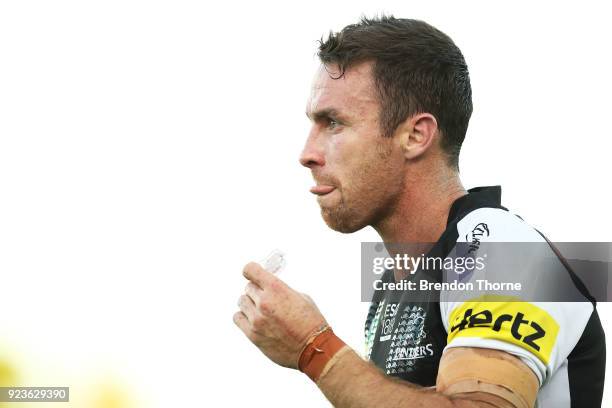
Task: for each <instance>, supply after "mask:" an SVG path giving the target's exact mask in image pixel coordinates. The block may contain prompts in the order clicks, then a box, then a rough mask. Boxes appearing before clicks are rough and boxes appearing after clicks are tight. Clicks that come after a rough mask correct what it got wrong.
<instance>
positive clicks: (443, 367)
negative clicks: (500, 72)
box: [234, 17, 605, 408]
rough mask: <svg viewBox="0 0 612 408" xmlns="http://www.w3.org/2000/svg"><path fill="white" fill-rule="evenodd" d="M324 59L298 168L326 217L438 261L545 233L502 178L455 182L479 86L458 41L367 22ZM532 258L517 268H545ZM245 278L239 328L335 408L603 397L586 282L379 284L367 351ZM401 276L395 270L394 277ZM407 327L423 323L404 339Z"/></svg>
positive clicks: (384, 20) (261, 275) (296, 296)
mask: <svg viewBox="0 0 612 408" xmlns="http://www.w3.org/2000/svg"><path fill="white" fill-rule="evenodd" d="M319 57H320V59H321V62H322V65H321V68H320V70H319V72H318V73H317V75H316V77H315V80H314V84H313V87H312V92H311V96H310V99H309V101H308V105H307V116H308V117H309V119H310V120H311V121H312V128H311V131H310V134H309V136H308V139H307V141H306V145H305V147H304V150H303V152H302V155H301V157H300V163H301V164H302V165H304V166H305V167H307V168H309V169H310V170H311V172H312V175H313V177H314V179H315V181H316V186H314V187H313V188H312V189H311V192H312V193H313V194H315V195H317V200H318V203H319V205H320V207H321V214H322V216H323V219H324V220H325V222H326V223H327V225H328V226H329V227H330V228H332V229H334V230H336V231H340V232H344V233H350V232H354V231H358V230H360V229H361V228H363V227H365V226H368V225H371V226H372V227H373V228H374V229H375V230H376V231H377V232H378V233H379V235H380V236H381V238H382V239H383V241H384V242H385V245H386V246H387V249H388V251H389V253H392V252H393V246H392V245H391V244H392V243H402V242H408V243H410V242H411V243H426V242H432V243H435V244H434V246H433V247H432V248H431V249H430V252H428V255H433V254H439V255H442V256H444V255H447V254H448V253H449V251H450V250H451V248H452V247H453V246H454V245H455V244H456V243H459V242H462V241H463V242H472V240H474V241H473V242H474V243H476V242H477V243H478V244H480V243H481V242H495V241H513V240H518V241H529V242H531V241H533V242H544V243H545V242H546V241H544V238H543V237H542V236H541V235H539V234H538V233H537V231H535V230H534V229H533V228H531V227H529V226H528V225H527V224H526V223H524V222H523V221H522V220H521V219H519V218H518V217H516V216H514V215H512V214H510V213H509V212H508V211H506V210H505V208H504V207H502V206H501V204H500V196H501V190H500V188H499V187H480V188H476V189H471V190H469V192H468V191H466V190H465V189H464V187H463V186H462V184H461V181H460V179H459V172H458V158H459V151H460V148H461V144H462V142H463V139H464V137H465V134H466V131H467V127H468V122H469V119H470V116H471V113H472V102H471V88H470V81H469V75H468V70H467V65H466V64H465V61H464V58H463V56H462V54H461V52H460V50H459V49H458V48H457V47H456V46H455V44H454V43H453V42H452V40H451V39H450V38H449V37H448V36H446V35H445V34H443V33H442V32H440V31H438V30H437V29H435V28H434V27H432V26H430V25H428V24H426V23H424V22H421V21H415V20H407V19H395V18H393V17H381V18H379V19H363V20H362V21H361V22H360V23H358V24H355V25H349V26H347V27H345V28H344V29H343V30H342V31H340V32H339V33H332V34H331V35H330V37H329V38H328V39H327V40H326V41H324V42H322V43H321V45H320V49H319ZM529 268H530V266H529V265H528V264H526V265H525V266H524V268H523V267H521V268H520V269H521V270H522V269H524V270H525V273H530V274H532V275H531V276H533V279H535V276H536V275H535V274H536V273H538V271H537V270H533V267H532V268H531V270H529ZM243 274H244V276H245V277H246V278H247V279H248V280H249V283H248V284H247V287H246V290H245V294H244V295H243V296H241V297H240V299H239V307H240V311H239V312H237V313H236V314H235V315H234V322H235V323H236V325H237V326H238V327H239V328H240V329H241V330H242V331H243V332H244V333H245V334H246V335H247V336H248V338H249V339H250V340H251V341H252V342H253V343H254V344H255V345H256V346H257V347H259V349H260V350H261V351H262V352H263V353H264V354H265V355H267V356H268V357H269V358H270V359H271V360H272V361H274V362H276V363H277V364H279V365H282V366H285V367H289V368H299V369H300V370H301V371H303V372H304V373H306V374H307V375H308V376H309V377H310V378H311V379H313V381H315V382H316V384H317V385H318V386H319V388H320V389H321V391H322V392H323V393H324V394H325V396H326V397H327V398H328V399H329V401H330V402H331V403H332V404H333V405H334V406H336V407H378V408H380V407H389V408H391V407H491V406H493V407H515V408H523V407H533V406H536V404H537V406H539V407H554V408H559V407H581V408H588V407H599V406H600V405H601V397H602V392H603V377H604V366H605V343H604V334H603V330H602V328H601V324H600V322H599V318H598V316H597V311H596V309H595V305H594V302H593V303H591V302H590V301H589V299H590V297H589V295H588V293H586V291H584V290H583V288H582V287H579V288H577V289H576V291H579V292H580V294H581V296H584V297H583V300H584V301H583V302H576V303H546V302H539V303H538V302H531V303H528V302H506V303H495V304H493V303H491V302H486V301H484V300H483V301H478V300H474V299H472V300H462V301H457V300H455V301H444V302H440V301H439V299H433V300H432V299H431V298H423V296H429V295H427V294H420V295H416V294H412V293H408V291H406V293H403V294H402V295H401V296H400V298H399V299H392V297H390V296H387V294H386V293H382V294H379V293H377V296H375V298H374V299H373V302H372V306H371V309H370V313H369V315H368V319H367V321H366V346H367V350H366V352H367V355H366V357H367V359H368V360H370V361H364V359H362V358H361V357H360V356H359V355H358V354H357V353H355V352H354V351H353V350H351V349H350V348H349V347H348V346H346V345H345V344H344V343H343V342H342V340H340V339H339V337H338V336H336V335H335V334H334V333H333V331H332V330H331V329H330V328H329V325H328V324H327V322H326V320H325V318H324V317H323V316H322V315H321V313H320V312H319V311H318V309H317V308H316V306H315V305H314V303H313V302H312V301H311V300H310V298H309V297H307V296H305V295H302V294H301V293H299V292H296V291H295V290H293V289H291V288H289V287H288V286H287V285H286V284H285V283H284V282H283V281H281V280H280V279H278V278H277V277H276V276H274V275H273V274H271V273H269V272H267V271H266V270H264V269H263V268H262V267H261V266H260V265H258V264H256V263H249V264H248V265H246V266H245V268H244V271H243ZM568 276H569V275H568ZM404 278H406V275H405V274H402V272H401V271H399V270H397V269H395V270H390V271H388V272H387V273H386V274H385V275H384V279H385V280H386V281H395V282H398V281H399V280H400V279H404ZM578 286H580V285H578ZM391 317H393V319H390V318H391ZM381 321H385V322H386V323H385V325H386V326H385V327H384V328H383V325H382V324H380V322H381ZM404 324H409V325H410V327H411V328H412V329H414V328H415V327H417V328H418V334H417V335H415V336H413V335H412V334H411V337H410V338H407V335H405V334H402V333H403V332H402V330H403V329H402V328H399V325H404ZM383 329H384V330H389V333H390V334H389V335H386V336H383V335H382V334H383V333H382V330H383ZM412 329H411V330H412ZM392 334H393V337H392ZM400 342H401V344H402V347H403V346H406V347H403V348H402V347H399V346H398V344H399V343H400ZM407 349H410V350H408V351H409V353H407ZM401 353H404V354H401ZM406 353H407V354H406ZM399 356H401V358H398V357H399ZM587 373H588V374H587Z"/></svg>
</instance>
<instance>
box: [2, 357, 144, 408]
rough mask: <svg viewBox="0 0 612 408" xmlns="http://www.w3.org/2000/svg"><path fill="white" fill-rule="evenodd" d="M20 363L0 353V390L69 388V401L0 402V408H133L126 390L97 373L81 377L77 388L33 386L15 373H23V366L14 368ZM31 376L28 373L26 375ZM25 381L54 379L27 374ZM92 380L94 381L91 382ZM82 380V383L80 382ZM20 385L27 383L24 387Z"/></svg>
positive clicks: (135, 407)
mask: <svg viewBox="0 0 612 408" xmlns="http://www.w3.org/2000/svg"><path fill="white" fill-rule="evenodd" d="M21 365H24V364H16V363H15V362H14V361H10V360H9V358H7V357H6V356H2V355H1V354H0V387H21V386H47V385H48V386H70V391H69V392H70V402H67V403H61V402H37V403H28V402H10V403H9V402H0V408H45V407H54V408H64V407H65V408H137V405H136V403H135V402H134V397H133V396H132V395H131V393H130V391H129V390H128V387H126V386H125V385H124V384H122V383H121V382H120V381H118V380H117V379H113V378H112V377H111V376H108V375H107V376H105V378H102V379H101V378H100V377H99V375H98V374H93V375H90V376H89V380H88V377H87V376H83V377H82V378H81V379H80V380H79V381H78V382H77V384H78V385H69V384H66V383H65V382H62V383H61V384H59V383H55V381H53V383H52V384H50V383H49V381H48V380H47V381H43V383H38V382H39V381H41V380H40V379H39V380H36V384H34V383H29V382H30V380H23V379H22V378H21V376H20V375H19V373H21V372H23V373H25V372H26V371H29V370H25V369H24V368H23V367H22V368H21V370H18V368H17V366H21ZM30 374H31V373H30ZM27 377H28V378H36V377H38V378H45V377H47V378H54V377H56V376H44V377H40V376H36V375H28V376H27ZM92 378H94V379H93V380H92ZM83 379H85V381H86V382H83ZM24 382H28V383H27V384H25V383H24Z"/></svg>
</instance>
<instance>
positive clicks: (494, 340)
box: [440, 208, 594, 386]
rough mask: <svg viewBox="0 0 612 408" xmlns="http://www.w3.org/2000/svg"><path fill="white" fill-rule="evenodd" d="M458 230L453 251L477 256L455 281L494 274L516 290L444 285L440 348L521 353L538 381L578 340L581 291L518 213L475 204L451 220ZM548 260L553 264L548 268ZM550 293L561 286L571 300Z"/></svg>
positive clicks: (476, 281)
mask: <svg viewBox="0 0 612 408" xmlns="http://www.w3.org/2000/svg"><path fill="white" fill-rule="evenodd" d="M457 233H458V238H457V243H456V246H455V249H454V250H455V252H454V253H455V254H457V253H466V252H468V253H469V254H470V256H471V257H473V258H476V259H481V260H482V262H481V266H482V268H480V269H479V268H473V269H472V270H471V271H469V272H468V273H463V272H462V274H460V275H461V276H460V279H461V281H462V283H464V284H471V285H472V287H476V288H479V287H480V284H482V282H485V281H487V282H488V279H487V277H491V276H495V281H496V282H499V281H500V280H501V281H503V280H508V281H512V282H521V283H522V290H517V291H514V292H512V293H511V295H505V294H502V295H500V294H489V293H488V292H487V293H486V294H482V292H478V291H475V292H470V291H467V292H466V291H453V290H443V291H442V293H441V294H440V296H441V298H440V312H441V316H442V321H443V324H444V327H445V329H446V332H447V335H448V336H447V346H446V348H445V350H446V349H448V348H452V347H481V348H489V349H496V350H501V351H506V352H508V353H510V354H513V355H515V356H516V357H518V358H520V359H521V360H522V361H523V362H524V363H525V364H526V365H527V366H528V367H530V368H531V369H532V370H533V372H534V373H535V375H536V376H537V377H538V380H539V382H540V386H542V385H544V384H545V383H546V381H547V379H549V378H551V377H552V375H553V374H554V373H555V372H556V370H557V369H559V367H560V366H561V365H562V364H563V362H564V361H565V360H566V358H567V357H568V355H569V353H570V352H571V351H572V349H573V348H574V347H575V345H576V344H577V343H578V340H579V339H580V337H581V335H582V332H583V331H584V329H585V327H586V325H587V322H588V320H589V318H590V316H591V314H592V313H593V310H594V305H593V304H592V303H591V302H590V301H589V300H588V299H587V298H586V297H585V296H584V294H582V293H580V291H579V289H578V288H577V287H576V285H575V282H574V281H573V280H572V278H571V277H570V275H569V273H568V272H567V270H565V269H564V267H563V265H562V263H561V261H560V260H559V259H558V257H557V256H556V255H555V254H554V252H553V251H552V249H551V248H550V246H549V243H548V242H546V240H545V239H544V238H543V237H542V236H541V235H540V234H539V233H538V232H537V231H536V230H535V229H534V228H532V227H531V226H529V225H528V224H527V223H525V222H524V221H523V220H522V219H520V218H519V217H517V216H515V215H513V214H511V213H509V212H507V211H505V210H503V209H497V208H480V209H478V210H475V211H472V212H471V213H469V214H468V215H466V216H465V217H464V218H463V219H461V220H460V221H459V222H458V223H457ZM547 248H548V250H547ZM455 256H456V255H455ZM487 256H488V258H487ZM551 259H554V260H555V261H556V263H557V264H556V266H558V267H556V266H555V268H551V267H550V266H549V265H551V262H552V261H551ZM447 272H449V273H455V275H456V274H457V273H456V272H455V271H452V270H451V271H447ZM551 288H552V289H551ZM551 290H552V291H559V290H561V291H563V296H567V297H568V298H571V299H572V301H571V302H569V301H568V302H564V301H554V302H552V301H547V300H548V299H549V297H550V296H548V295H547V294H549V293H550V292H551ZM572 291H573V292H575V293H573V292H572ZM570 292H572V293H570Z"/></svg>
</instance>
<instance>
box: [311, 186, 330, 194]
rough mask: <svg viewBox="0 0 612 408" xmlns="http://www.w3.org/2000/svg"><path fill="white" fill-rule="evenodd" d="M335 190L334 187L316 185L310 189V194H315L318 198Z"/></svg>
mask: <svg viewBox="0 0 612 408" xmlns="http://www.w3.org/2000/svg"><path fill="white" fill-rule="evenodd" d="M335 189H336V187H334V186H327V185H318V186H314V187H312V188H311V189H310V192H311V193H312V194H315V195H318V196H324V195H327V194H329V193H331V192H332V191H334V190H335Z"/></svg>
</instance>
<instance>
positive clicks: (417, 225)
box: [373, 168, 467, 246]
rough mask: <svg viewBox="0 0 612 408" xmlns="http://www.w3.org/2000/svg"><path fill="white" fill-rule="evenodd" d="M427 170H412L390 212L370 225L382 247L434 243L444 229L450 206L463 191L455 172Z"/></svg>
mask: <svg viewBox="0 0 612 408" xmlns="http://www.w3.org/2000/svg"><path fill="white" fill-rule="evenodd" d="M431 170H433V169H428V168H425V169H422V171H415V172H414V173H413V174H412V176H413V177H410V178H411V181H410V182H409V185H405V186H404V189H403V192H402V193H401V195H400V197H399V199H398V200H397V201H396V203H395V205H394V207H393V209H392V210H391V211H390V213H389V214H387V215H386V216H385V217H384V218H382V219H381V220H380V221H379V222H377V223H376V225H373V227H374V229H375V230H376V231H377V232H378V234H379V235H380V237H381V238H382V240H383V241H384V242H385V244H389V243H408V242H413V243H435V242H436V241H438V239H439V237H440V235H442V233H443V232H444V230H445V229H446V221H447V219H448V214H449V211H450V207H451V206H452V204H453V202H454V201H455V200H456V199H457V198H459V197H461V196H463V195H465V194H467V192H466V191H465V189H464V188H463V185H462V184H461V180H460V179H459V174H458V173H457V172H456V171H452V170H450V169H448V170H445V171H442V172H440V171H439V169H438V171H437V172H435V171H431ZM387 246H388V245H387Z"/></svg>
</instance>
